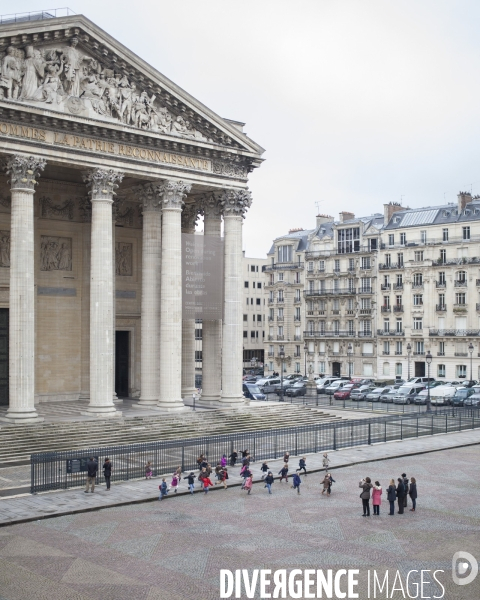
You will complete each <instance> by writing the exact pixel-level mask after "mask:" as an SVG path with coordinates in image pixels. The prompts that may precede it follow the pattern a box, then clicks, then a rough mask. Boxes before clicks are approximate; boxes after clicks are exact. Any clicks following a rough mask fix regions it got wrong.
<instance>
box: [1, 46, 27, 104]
mask: <svg viewBox="0 0 480 600" xmlns="http://www.w3.org/2000/svg"><path fill="white" fill-rule="evenodd" d="M21 81H22V78H21V65H20V61H19V59H18V57H17V55H16V50H15V48H13V46H10V47H9V48H7V54H6V55H5V56H4V57H3V60H2V73H1V78H0V89H1V90H2V97H3V95H5V96H6V97H7V98H8V99H9V100H10V99H12V100H16V99H17V98H18V92H19V90H20V85H21Z"/></svg>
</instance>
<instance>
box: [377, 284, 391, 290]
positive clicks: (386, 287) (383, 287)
mask: <svg viewBox="0 0 480 600" xmlns="http://www.w3.org/2000/svg"><path fill="white" fill-rule="evenodd" d="M391 287H392V284H391V283H382V285H381V286H380V289H381V290H389V289H391Z"/></svg>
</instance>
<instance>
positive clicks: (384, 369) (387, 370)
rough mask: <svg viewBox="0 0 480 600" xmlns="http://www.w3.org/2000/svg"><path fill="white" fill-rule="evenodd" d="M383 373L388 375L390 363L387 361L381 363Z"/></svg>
mask: <svg viewBox="0 0 480 600" xmlns="http://www.w3.org/2000/svg"><path fill="white" fill-rule="evenodd" d="M383 374H384V375H390V363H388V362H384V363H383Z"/></svg>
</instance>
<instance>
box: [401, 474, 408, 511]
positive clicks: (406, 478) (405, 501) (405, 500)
mask: <svg viewBox="0 0 480 600" xmlns="http://www.w3.org/2000/svg"><path fill="white" fill-rule="evenodd" d="M402 479H403V487H404V489H405V496H404V497H403V506H404V507H405V508H407V506H408V505H407V500H408V490H409V486H408V477H407V474H406V473H402Z"/></svg>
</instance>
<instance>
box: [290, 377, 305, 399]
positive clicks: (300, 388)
mask: <svg viewBox="0 0 480 600" xmlns="http://www.w3.org/2000/svg"><path fill="white" fill-rule="evenodd" d="M306 392H307V382H306V381H303V379H300V380H299V381H296V382H295V383H294V384H293V385H291V386H289V387H287V389H286V390H285V395H286V396H293V397H295V396H305V394H306Z"/></svg>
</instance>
